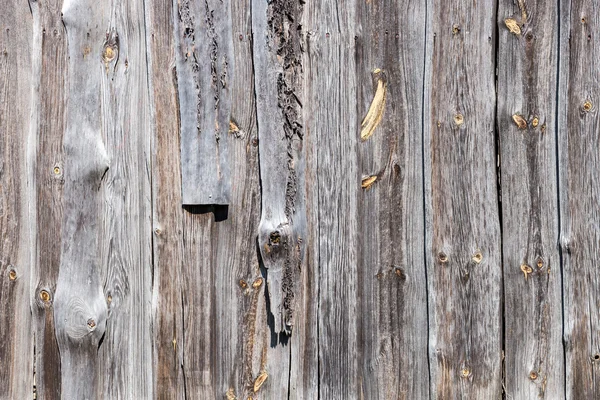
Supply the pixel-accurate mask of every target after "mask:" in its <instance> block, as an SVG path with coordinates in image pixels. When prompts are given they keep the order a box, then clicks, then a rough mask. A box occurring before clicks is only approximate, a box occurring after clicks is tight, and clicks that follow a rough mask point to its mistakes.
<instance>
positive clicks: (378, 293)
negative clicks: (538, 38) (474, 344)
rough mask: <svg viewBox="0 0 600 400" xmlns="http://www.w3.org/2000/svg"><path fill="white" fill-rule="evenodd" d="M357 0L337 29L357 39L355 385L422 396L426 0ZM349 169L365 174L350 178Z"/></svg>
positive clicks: (364, 390)
mask: <svg viewBox="0 0 600 400" xmlns="http://www.w3.org/2000/svg"><path fill="white" fill-rule="evenodd" d="M356 6H357V7H356V20H357V21H361V26H360V29H356V31H355V32H352V31H345V32H344V31H342V32H343V33H342V34H346V35H349V36H350V38H349V39H350V40H351V39H352V35H355V37H354V39H355V46H356V48H355V54H356V57H355V60H356V65H355V71H356V81H357V93H356V100H355V102H356V106H355V107H354V109H353V113H352V116H351V117H350V116H349V117H350V118H354V119H355V120H356V121H357V122H360V121H361V119H363V118H364V119H363V123H362V124H361V129H360V130H358V131H354V132H348V139H350V137H352V139H353V140H356V139H357V138H359V134H360V137H361V138H363V137H366V136H368V137H367V138H366V140H363V141H361V142H360V143H359V144H358V155H357V156H358V157H357V159H356V161H355V162H356V163H357V166H358V174H359V175H358V177H357V176H355V177H354V179H355V181H354V183H353V186H354V187H355V188H357V187H358V188H359V189H358V190H359V192H360V193H359V195H358V206H357V207H358V210H357V211H358V215H356V217H355V216H353V215H348V217H349V218H357V219H358V227H357V229H358V232H359V238H358V247H357V248H358V257H359V260H358V269H357V298H358V315H359V319H358V321H359V324H358V326H357V333H358V343H359V344H360V353H361V357H362V360H361V364H360V369H359V377H358V379H359V382H360V383H361V387H360V395H361V396H362V398H365V399H390V400H391V399H426V398H428V397H429V370H428V360H427V357H428V351H427V346H428V340H427V335H426V332H427V297H426V275H425V274H426V271H425V259H424V245H423V243H424V240H425V237H424V235H425V231H424V210H423V164H422V162H423V154H422V140H423V131H422V129H423V124H422V121H421V115H422V111H423V106H422V104H423V78H424V76H423V75H424V67H425V66H424V55H425V36H424V32H425V2H413V1H397V0H385V1H373V2H364V1H357V2H356ZM407 21H412V22H411V23H406V22H407ZM334 34H335V33H334ZM378 91H379V93H380V94H382V93H383V95H384V98H383V99H380V97H379V95H378ZM319 100H320V99H319ZM379 103H381V104H379ZM373 107H376V108H373ZM370 109H371V110H375V112H376V113H378V115H377V116H376V118H375V119H371V116H370V115H369V117H367V114H368V110H370ZM340 117H342V116H340ZM366 129H368V130H369V131H368V132H365V130H366ZM363 133H365V134H364V135H363ZM372 177H375V180H374V181H373V182H372V183H370V184H368V185H367V184H366V183H365V178H366V179H373V178H372ZM356 178H360V179H361V182H363V183H364V184H362V183H361V184H360V185H357V183H356ZM344 280H345V279H344ZM408 354H410V356H408V357H407V355H408Z"/></svg>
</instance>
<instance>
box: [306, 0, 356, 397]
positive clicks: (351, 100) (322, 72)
mask: <svg viewBox="0 0 600 400" xmlns="http://www.w3.org/2000/svg"><path fill="white" fill-rule="evenodd" d="M355 7H356V3H355V2H350V3H347V4H345V5H344V6H343V7H338V5H337V2H335V1H321V2H308V3H307V4H306V6H305V10H304V12H305V13H306V18H305V26H304V29H306V35H307V38H306V52H307V54H306V56H305V59H306V61H305V63H304V67H305V69H306V70H305V72H304V76H305V80H306V96H305V98H306V101H305V107H307V108H306V111H305V114H304V116H305V124H304V126H305V130H306V132H309V134H312V135H314V137H315V138H314V139H312V141H311V143H312V144H314V145H315V146H316V148H315V150H313V151H316V154H317V156H316V164H317V172H316V178H317V179H316V180H315V181H312V182H309V184H310V185H312V186H315V185H316V186H317V189H316V190H317V197H318V216H317V220H318V236H317V237H315V238H314V239H315V241H316V242H317V243H316V244H315V246H318V260H319V262H318V265H317V264H316V265H315V266H314V268H318V289H317V290H318V293H319V297H318V310H319V311H318V312H319V315H318V343H319V348H318V362H319V371H318V372H319V395H320V397H321V398H323V399H337V398H348V399H356V398H360V393H361V392H360V390H361V389H360V388H361V386H362V382H361V379H362V376H361V374H360V370H361V368H362V365H361V361H360V360H361V355H360V353H359V352H360V346H361V343H360V341H359V340H360V338H359V337H358V332H357V329H358V320H359V318H360V315H359V305H358V298H357V291H358V287H359V285H360V282H359V281H358V266H359V250H358V248H359V238H360V236H359V231H358V221H357V215H358V212H359V210H358V200H359V196H360V195H361V191H362V189H361V179H360V172H359V170H358V162H357V158H358V148H357V147H358V144H359V141H358V132H359V130H360V125H359V124H360V119H361V118H362V116H359V115H356V108H357V87H358V82H357V79H356V72H355V71H356V64H355V44H354V33H355V32H354V31H353V30H351V28H353V27H355V25H354V22H355V21H356V19H355V18H356V15H355ZM313 176H315V175H313Z"/></svg>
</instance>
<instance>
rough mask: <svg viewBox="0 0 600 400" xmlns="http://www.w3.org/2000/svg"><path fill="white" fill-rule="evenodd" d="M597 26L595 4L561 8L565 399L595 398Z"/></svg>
mask: <svg viewBox="0 0 600 400" xmlns="http://www.w3.org/2000/svg"><path fill="white" fill-rule="evenodd" d="M599 21H600V8H598V4H597V2H594V1H589V0H579V1H568V0H565V1H561V2H560V57H559V59H560V70H559V100H558V101H559V120H558V132H559V135H558V150H559V172H560V179H559V187H560V205H561V207H560V215H561V237H560V244H561V248H562V260H563V278H564V281H563V291H564V315H565V319H564V345H565V352H566V354H565V368H566V382H565V385H566V398H567V399H593V398H598V397H599V396H600V384H599V383H598V377H599V376H600V373H599V368H600V341H599V335H600V323H599V321H600V312H599V307H598V306H599V305H600V303H599V301H600V274H599V273H598V268H597V259H598V256H599V255H600V249H599V247H598V240H599V235H600V229H599V228H598V223H599V222H600V212H599V211H600V210H599V208H598V195H597V187H598V177H599V176H600V175H599V174H598V172H599V167H598V165H599V157H598V146H600V140H599V133H600V123H599V122H600V121H599V118H598V116H599V114H598V104H599V102H600V92H599V90H598V79H599V76H600V73H599V72H600V70H599V68H598V65H597V62H596V60H597V59H598V57H599V56H600V44H599V43H598V39H597V32H598V26H599V25H598V24H599Z"/></svg>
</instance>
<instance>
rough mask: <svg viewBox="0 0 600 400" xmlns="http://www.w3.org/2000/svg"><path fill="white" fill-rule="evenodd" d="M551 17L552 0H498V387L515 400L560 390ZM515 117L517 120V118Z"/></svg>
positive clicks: (554, 50) (554, 45)
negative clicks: (501, 335)
mask: <svg viewBox="0 0 600 400" xmlns="http://www.w3.org/2000/svg"><path fill="white" fill-rule="evenodd" d="M557 23H558V4H554V3H548V2H543V1H533V0H528V1H522V2H520V3H518V2H517V4H514V2H513V1H510V0H502V1H500V4H499V8H498V27H499V49H498V114H497V121H498V129H499V145H500V147H499V150H500V160H501V193H502V225H503V227H502V228H503V229H502V234H503V241H502V252H503V264H504V321H505V327H504V330H505V339H504V342H505V350H504V352H505V361H504V363H505V392H506V396H507V397H508V398H514V399H531V398H557V397H558V396H560V395H561V394H562V393H564V356H563V345H562V299H561V296H562V294H561V290H562V289H561V271H560V269H561V264H560V256H559V252H558V247H557V238H558V210H557V207H556V204H557V201H558V199H557V196H558V188H557V181H556V178H557V176H556V167H557V165H556V163H557V160H556V87H557V86H556V83H557V82H556V80H557V63H558V58H557V52H558V30H557V29H556V26H557ZM513 116H514V117H513ZM519 118H522V119H523V121H524V122H525V123H526V126H523V127H522V128H521V127H519V126H518V125H517V123H516V122H515V119H516V120H517V121H520V119H519Z"/></svg>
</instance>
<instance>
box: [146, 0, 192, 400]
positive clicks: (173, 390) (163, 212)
mask: <svg viewBox="0 0 600 400" xmlns="http://www.w3.org/2000/svg"><path fill="white" fill-rule="evenodd" d="M145 10H146V26H147V46H148V51H147V55H148V70H149V81H150V82H149V86H150V105H151V115H152V127H151V128H152V168H151V176H152V224H153V228H152V229H153V268H152V271H153V287H152V310H153V313H152V326H153V342H154V349H153V361H154V362H153V378H154V383H153V387H154V393H155V395H156V398H157V399H183V398H184V396H185V387H184V379H183V373H182V367H181V366H182V365H183V361H182V358H183V354H182V346H181V343H182V342H183V327H182V322H183V310H182V297H181V285H182V283H181V268H182V263H183V261H182V260H183V246H182V241H181V240H180V235H182V233H183V224H182V221H181V218H180V215H181V206H180V204H181V202H180V200H181V189H180V188H181V168H180V164H179V160H180V159H179V157H178V155H179V152H180V150H181V149H180V140H179V116H178V110H177V106H178V100H177V89H176V88H177V75H176V71H175V43H174V37H173V32H174V28H173V1H172V0H150V1H145ZM178 343H179V345H178Z"/></svg>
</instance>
